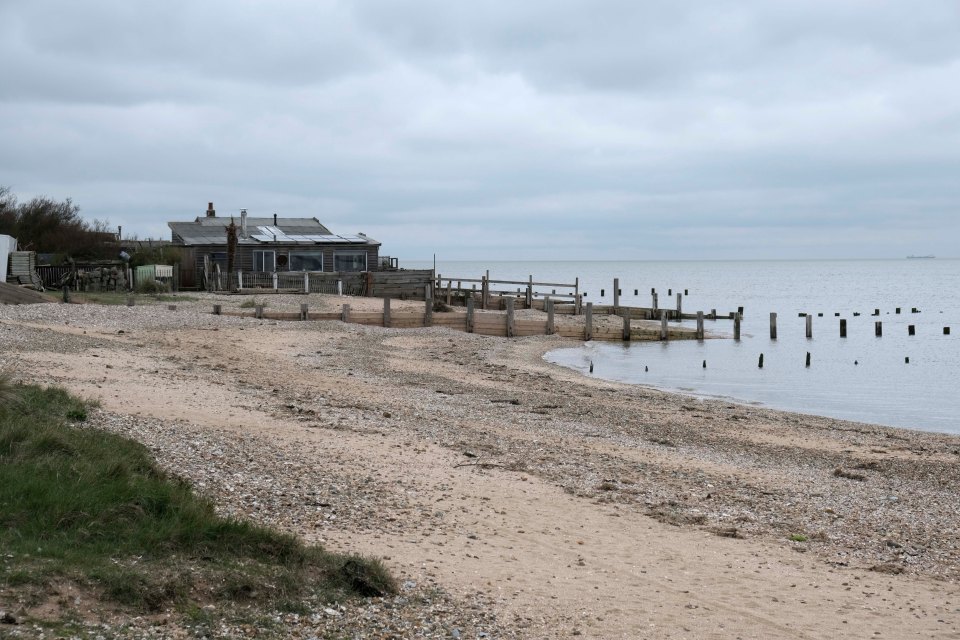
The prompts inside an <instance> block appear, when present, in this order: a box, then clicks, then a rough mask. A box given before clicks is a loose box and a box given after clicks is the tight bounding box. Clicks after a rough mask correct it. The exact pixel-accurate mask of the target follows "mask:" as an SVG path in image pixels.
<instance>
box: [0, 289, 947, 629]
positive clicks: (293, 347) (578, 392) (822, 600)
mask: <svg viewBox="0 0 960 640" xmlns="http://www.w3.org/2000/svg"><path fill="white" fill-rule="evenodd" d="M191 297H192V298H194V300H193V301H190V300H183V301H177V302H176V305H175V306H176V308H175V309H168V307H167V304H165V303H164V304H155V305H149V306H146V305H140V306H136V307H125V306H114V307H109V306H100V305H58V304H43V305H31V306H18V307H13V306H9V307H0V366H2V365H13V366H15V367H16V371H17V375H18V377H19V378H21V379H22V380H24V381H25V382H35V383H41V384H56V385H62V386H64V387H66V388H67V389H69V390H71V391H72V392H74V393H77V394H79V395H81V396H83V397H87V398H91V399H96V400H98V401H99V402H100V409H98V410H97V411H96V412H94V413H93V415H92V419H91V421H90V424H91V425H92V426H97V427H101V428H104V429H107V430H110V431H114V432H118V433H122V434H125V435H129V436H131V437H133V438H135V439H137V440H140V441H141V442H143V443H144V444H146V445H147V446H148V447H149V448H150V450H151V452H152V453H153V454H154V455H155V456H156V458H157V460H158V461H159V463H160V464H161V465H162V466H163V467H164V468H166V469H169V470H171V471H172V472H174V473H176V474H178V475H180V476H181V477H183V478H185V479H186V480H188V481H189V482H190V483H191V484H192V485H193V486H194V487H195V488H196V489H197V490H198V491H200V492H201V493H203V494H205V495H208V496H210V497H211V498H212V499H213V500H214V501H215V502H216V504H217V508H218V509H219V510H220V511H221V512H222V513H224V514H230V515H236V516H241V517H245V518H250V519H252V520H255V521H257V522H262V523H266V524H269V525H271V526H275V527H277V528H279V529H282V530H285V531H289V532H291V533H294V534H296V535H298V536H300V537H301V538H303V539H304V540H305V541H308V542H317V543H321V544H323V545H325V546H326V547H328V548H330V549H333V550H337V551H346V552H355V553H361V554H365V555H372V556H377V557H381V558H383V559H384V561H385V563H386V565H387V566H388V567H389V568H390V569H391V570H392V571H393V572H394V574H395V575H396V576H397V578H398V580H399V581H400V582H401V584H402V585H403V587H402V592H401V595H400V596H399V597H396V598H393V599H387V601H383V602H366V603H364V602H359V603H350V604H346V603H345V604H344V606H342V607H340V608H332V609H331V610H330V611H331V612H330V613H326V612H319V613H318V614H317V615H316V616H302V617H298V618H296V619H290V620H289V621H286V622H285V624H288V625H289V629H290V634H291V635H292V636H296V635H299V636H301V637H309V636H310V635H311V634H319V633H320V632H321V631H329V632H334V631H336V632H343V633H350V634H351V637H464V638H467V637H490V638H556V637H570V636H579V637H585V638H842V637H850V638H864V637H885V638H907V637H926V638H930V637H934V638H950V637H958V634H960V588H958V585H957V579H958V578H960V507H958V502H957V497H956V487H957V486H960V484H958V481H960V470H958V463H960V437H957V436H952V435H947V434H936V433H927V432H921V431H909V430H902V429H896V428H890V427H880V426H873V425H868V424H861V423H854V422H844V421H840V420H834V419H830V418H823V417H817V416H809V415H802V414H796V413H788V412H781V411H774V410H770V409H765V408H762V407H759V406H753V405H747V404H733V403H731V402H728V401H724V400H701V399H696V398H692V397H689V396H685V395H681V394H671V393H666V392H662V391H657V390H653V389H649V388H645V387H640V386H636V385H628V384H621V383H616V382H608V381H604V380H599V379H595V378H589V377H585V376H582V375H580V374H578V373H577V372H575V371H572V370H569V369H566V368H563V367H560V366H557V365H553V364H550V363H548V362H546V361H544V360H543V358H542V355H543V354H544V353H545V352H546V351H548V350H550V349H555V348H558V347H562V346H572V345H576V344H578V343H577V342H576V341H573V340H570V339H564V338H559V337H557V336H537V337H528V338H517V339H506V338H495V337H484V336H477V335H472V334H467V333H463V332H458V331H453V330H450V329H444V328H423V329H384V328H380V327H366V326H360V325H349V324H343V323H340V322H338V321H323V322H312V321H311V322H282V321H272V320H255V319H252V318H238V317H230V316H226V315H224V316H214V315H212V313H211V312H210V311H211V308H212V305H213V304H215V303H216V304H221V305H223V307H224V310H225V311H226V310H230V309H236V308H237V307H239V305H240V304H241V302H243V301H244V298H243V297H241V296H213V295H207V294H191ZM262 299H263V300H264V301H266V302H267V304H268V309H278V310H283V309H287V310H291V311H294V310H297V309H298V308H299V304H300V303H301V302H304V301H309V304H310V308H311V310H314V309H316V310H317V311H332V310H335V309H337V308H338V307H339V306H340V305H342V304H344V303H349V304H350V305H351V309H352V310H356V311H358V312H362V311H365V310H369V311H376V310H379V309H381V308H382V306H381V304H382V303H381V301H379V300H376V299H369V298H343V297H338V296H324V295H310V296H293V295H291V296H282V295H269V296H263V297H262ZM404 305H410V307H411V308H416V309H421V308H422V305H423V303H422V302H402V301H394V309H402V308H404ZM523 313H536V312H523ZM604 320H605V321H606V320H610V321H617V320H618V319H615V318H611V319H604ZM564 321H570V322H572V321H576V319H569V318H565V319H564ZM0 597H2V598H4V599H6V600H10V598H12V597H15V594H10V593H7V594H2V595H0ZM454 630H455V631H456V632H457V633H454ZM241 631H242V630H241ZM241 631H237V634H238V635H242V633H241ZM354 634H356V635H354ZM390 634H392V635H390ZM480 634H484V635H480ZM321 637H322V635H321Z"/></svg>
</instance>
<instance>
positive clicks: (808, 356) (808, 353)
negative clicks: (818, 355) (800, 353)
mask: <svg viewBox="0 0 960 640" xmlns="http://www.w3.org/2000/svg"><path fill="white" fill-rule="evenodd" d="M806 366H808V367H809V366H810V352H809V351H807V364H806Z"/></svg>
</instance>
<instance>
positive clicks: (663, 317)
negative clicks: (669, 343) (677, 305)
mask: <svg viewBox="0 0 960 640" xmlns="http://www.w3.org/2000/svg"><path fill="white" fill-rule="evenodd" d="M669 337H670V334H669V332H668V330H667V310H666V309H664V310H663V311H661V312H660V339H661V340H667V339H668V338H669Z"/></svg>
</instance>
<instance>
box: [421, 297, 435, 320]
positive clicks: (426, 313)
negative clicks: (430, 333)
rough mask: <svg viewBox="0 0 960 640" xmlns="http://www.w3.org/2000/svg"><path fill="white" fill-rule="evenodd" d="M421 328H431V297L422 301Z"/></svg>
mask: <svg viewBox="0 0 960 640" xmlns="http://www.w3.org/2000/svg"><path fill="white" fill-rule="evenodd" d="M423 326H425V327H432V326H433V297H432V296H431V297H429V298H427V299H426V300H425V301H424V308H423Z"/></svg>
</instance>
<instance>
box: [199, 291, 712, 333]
mask: <svg viewBox="0 0 960 640" xmlns="http://www.w3.org/2000/svg"><path fill="white" fill-rule="evenodd" d="M471 301H472V299H469V298H468V303H467V306H466V307H465V308H464V309H463V310H460V309H456V310H448V311H438V310H436V309H435V307H434V302H433V300H432V299H428V300H427V301H425V303H424V309H423V310H422V311H411V310H409V309H404V310H402V311H399V310H394V309H392V308H391V304H390V299H389V298H384V299H383V310H382V311H376V312H372V311H363V312H358V311H355V310H353V309H352V308H351V306H350V304H349V303H347V304H344V305H343V307H342V308H341V310H340V311H323V312H317V311H310V309H309V306H308V305H307V304H301V305H300V310H299V311H273V310H269V311H268V310H267V309H266V308H265V307H264V305H256V306H255V307H254V308H252V309H240V310H229V311H228V310H224V309H223V307H222V305H214V306H213V313H214V314H215V315H225V316H233V317H240V318H253V319H261V320H279V321H301V322H305V321H324V320H327V321H329V320H339V321H341V322H347V323H351V324H362V325H367V326H375V327H387V328H392V329H413V328H420V327H447V328H449V329H454V330H457V331H463V332H465V333H476V334H478V335H484V336H497V337H507V338H510V337H524V336H542V335H558V336H561V337H564V338H574V339H577V340H602V341H629V340H671V339H693V338H698V339H703V337H704V336H703V330H702V325H698V329H697V330H692V329H689V328H686V327H680V326H677V325H674V326H668V325H667V321H666V316H665V315H664V317H663V319H662V320H661V322H659V323H645V324H640V325H633V324H632V323H631V316H630V315H623V316H621V317H622V318H623V322H622V324H618V325H614V324H613V323H609V322H608V323H604V324H602V325H598V324H597V323H594V322H593V318H594V314H593V308H592V307H593V305H592V304H589V303H588V304H587V305H585V310H584V311H585V312H584V314H583V322H580V321H579V319H578V320H577V321H571V320H566V321H563V322H557V318H556V315H557V309H556V306H555V305H554V304H553V301H547V304H546V309H545V311H544V314H543V317H537V318H530V317H528V316H525V317H517V314H516V312H515V307H514V300H513V299H512V298H506V299H505V303H504V304H505V306H506V309H505V310H504V311H494V310H486V311H485V310H482V309H477V308H476V307H475V305H474V304H472V303H471ZM538 315H539V314H538ZM565 315H570V314H569V313H568V314H565Z"/></svg>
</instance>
